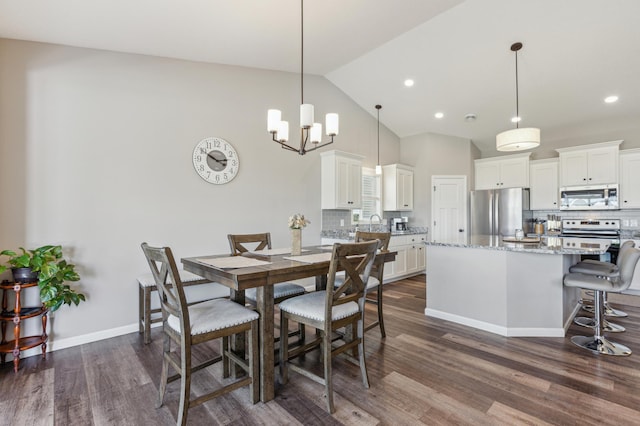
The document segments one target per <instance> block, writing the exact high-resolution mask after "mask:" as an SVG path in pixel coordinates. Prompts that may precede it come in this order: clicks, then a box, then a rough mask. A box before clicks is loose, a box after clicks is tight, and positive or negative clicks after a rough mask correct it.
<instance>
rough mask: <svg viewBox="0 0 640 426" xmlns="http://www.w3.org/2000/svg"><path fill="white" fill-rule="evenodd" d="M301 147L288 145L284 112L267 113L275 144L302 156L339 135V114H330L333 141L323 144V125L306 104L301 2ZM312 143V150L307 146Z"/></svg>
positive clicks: (328, 128)
mask: <svg viewBox="0 0 640 426" xmlns="http://www.w3.org/2000/svg"><path fill="white" fill-rule="evenodd" d="M300 46H301V49H300V101H301V102H300V104H301V105H300V147H299V148H294V147H293V146H291V145H289V144H287V142H288V141H289V123H288V122H287V121H282V112H281V111H280V110H278V109H270V110H268V111H267V131H268V132H269V133H271V138H272V140H273V141H274V142H277V143H279V144H280V146H281V147H282V148H284V149H288V150H289V151H295V152H297V153H298V154H300V155H304V154H306V153H307V152H310V151H315V150H316V149H318V148H322V147H323V146H327V145H329V144H332V143H333V137H334V136H337V135H338V114H335V113H329V114H327V115H326V117H325V129H326V132H327V136H329V137H330V138H331V139H330V140H328V141H325V142H322V124H320V123H316V122H315V120H314V114H313V105H312V104H305V103H304V5H303V0H300ZM309 142H310V143H311V145H309V146H310V148H307V144H308V143H309Z"/></svg>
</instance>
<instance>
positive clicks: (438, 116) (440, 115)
mask: <svg viewBox="0 0 640 426" xmlns="http://www.w3.org/2000/svg"><path fill="white" fill-rule="evenodd" d="M433 116H434V117H435V118H442V117H444V113H442V112H436V113H435V114H433Z"/></svg>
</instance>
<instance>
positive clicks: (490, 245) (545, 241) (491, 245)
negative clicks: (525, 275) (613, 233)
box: [425, 235, 607, 254]
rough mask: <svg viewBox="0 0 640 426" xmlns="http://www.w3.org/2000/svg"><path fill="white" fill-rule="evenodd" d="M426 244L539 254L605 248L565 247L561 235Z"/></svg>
mask: <svg viewBox="0 0 640 426" xmlns="http://www.w3.org/2000/svg"><path fill="white" fill-rule="evenodd" d="M425 244H426V245H428V246H442V247H466V248H480V249H487V250H501V251H513V252H523V253H540V254H603V253H605V252H606V251H607V249H606V248H604V249H602V248H565V247H563V245H562V238H561V237H544V236H543V237H542V238H541V239H540V242H539V243H515V242H506V241H503V240H502V237H500V236H492V235H478V236H474V237H472V238H470V241H469V242H467V243H440V242H430V241H426V242H425Z"/></svg>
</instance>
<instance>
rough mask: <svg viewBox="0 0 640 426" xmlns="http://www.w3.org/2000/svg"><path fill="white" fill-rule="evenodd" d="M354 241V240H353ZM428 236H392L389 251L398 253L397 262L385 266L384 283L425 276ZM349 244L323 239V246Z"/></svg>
mask: <svg viewBox="0 0 640 426" xmlns="http://www.w3.org/2000/svg"><path fill="white" fill-rule="evenodd" d="M351 241H353V240H351ZM426 241H427V234H415V235H392V236H391V241H390V242H389V250H391V251H395V252H398V254H397V255H396V260H394V261H393V262H388V263H385V264H384V282H385V283H387V282H389V281H395V280H398V279H400V278H406V277H409V276H411V275H418V274H424V273H425V270H426V267H427V246H425V245H424V243H425V242H426ZM341 242H348V241H347V240H338V239H333V238H322V242H321V243H322V245H330V244H333V243H341Z"/></svg>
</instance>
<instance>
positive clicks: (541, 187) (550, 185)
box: [529, 162, 558, 210]
mask: <svg viewBox="0 0 640 426" xmlns="http://www.w3.org/2000/svg"><path fill="white" fill-rule="evenodd" d="M529 181H530V188H531V192H530V197H531V198H530V206H531V210H557V209H558V163H557V162H545V163H539V164H531V168H530V174H529Z"/></svg>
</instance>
